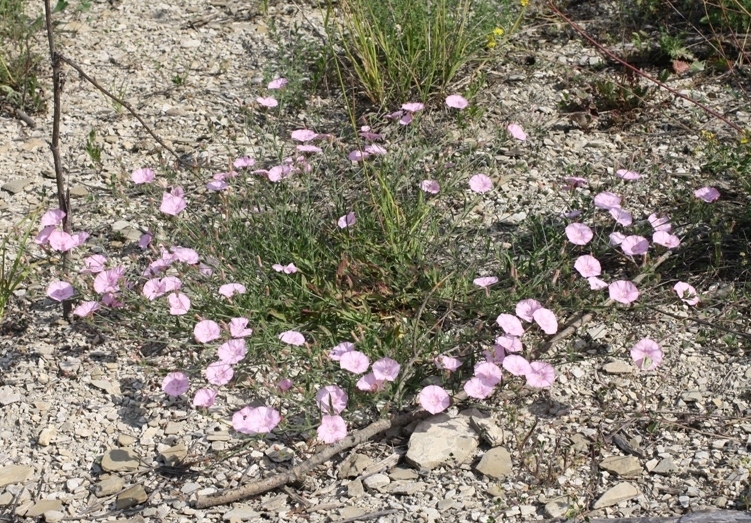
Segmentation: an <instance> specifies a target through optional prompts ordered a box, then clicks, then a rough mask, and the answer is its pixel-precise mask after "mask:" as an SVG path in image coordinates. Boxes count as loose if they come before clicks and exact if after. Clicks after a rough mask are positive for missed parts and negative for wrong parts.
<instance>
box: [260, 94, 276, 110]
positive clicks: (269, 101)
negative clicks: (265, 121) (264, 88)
mask: <svg viewBox="0 0 751 523" xmlns="http://www.w3.org/2000/svg"><path fill="white" fill-rule="evenodd" d="M256 102H258V105H262V106H264V107H268V108H272V107H276V106H277V105H279V102H278V101H277V100H276V98H274V97H273V96H259V97H258V98H256Z"/></svg>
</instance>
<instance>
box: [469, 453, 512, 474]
mask: <svg viewBox="0 0 751 523" xmlns="http://www.w3.org/2000/svg"><path fill="white" fill-rule="evenodd" d="M475 470H477V472H479V473H481V474H485V475H486V476H489V477H491V478H496V479H498V478H502V477H504V476H506V475H508V474H511V472H512V471H513V470H514V465H513V463H512V462H511V454H509V451H508V450H506V449H505V448H504V447H495V448H492V449H490V450H489V451H487V452H486V453H485V454H483V456H482V459H480V462H479V463H478V464H477V466H476V467H475Z"/></svg>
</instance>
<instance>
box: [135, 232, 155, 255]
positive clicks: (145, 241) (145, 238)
mask: <svg viewBox="0 0 751 523" xmlns="http://www.w3.org/2000/svg"><path fill="white" fill-rule="evenodd" d="M153 238H154V235H153V234H151V232H150V231H146V232H145V233H143V234H142V235H141V237H140V238H138V248H139V249H142V250H145V249H146V247H148V246H149V244H150V243H151V240H152V239H153Z"/></svg>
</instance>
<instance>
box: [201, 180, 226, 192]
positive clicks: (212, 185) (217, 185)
mask: <svg viewBox="0 0 751 523" xmlns="http://www.w3.org/2000/svg"><path fill="white" fill-rule="evenodd" d="M227 187H229V184H228V183H227V182H225V181H224V180H211V181H210V182H209V183H207V184H206V188H207V189H208V190H209V191H223V190H224V189H226V188H227Z"/></svg>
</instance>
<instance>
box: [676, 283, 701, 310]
mask: <svg viewBox="0 0 751 523" xmlns="http://www.w3.org/2000/svg"><path fill="white" fill-rule="evenodd" d="M673 290H674V291H675V292H676V294H678V297H679V298H680V299H681V300H682V301H683V303H685V304H687V305H696V304H697V303H699V295H698V294H697V293H696V289H694V288H693V287H692V286H691V285H689V284H688V283H686V282H685V281H679V282H678V283H676V284H675V285H674V286H673Z"/></svg>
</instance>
